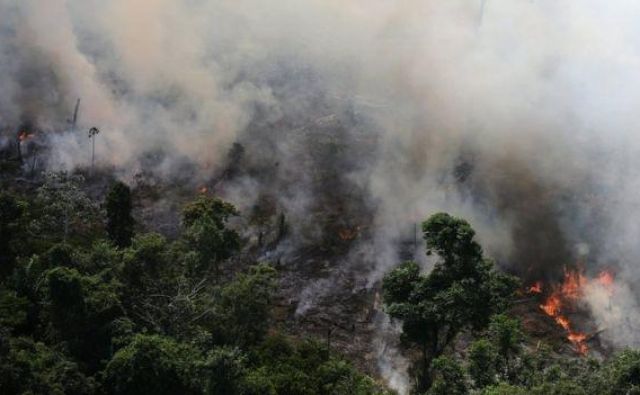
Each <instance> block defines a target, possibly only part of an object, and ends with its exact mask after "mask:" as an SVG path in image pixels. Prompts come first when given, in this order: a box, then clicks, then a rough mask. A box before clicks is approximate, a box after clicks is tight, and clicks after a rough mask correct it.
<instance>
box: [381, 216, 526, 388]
mask: <svg viewBox="0 0 640 395" xmlns="http://www.w3.org/2000/svg"><path fill="white" fill-rule="evenodd" d="M422 230H423V234H424V239H425V241H426V244H427V254H433V253H435V254H437V255H438V256H439V258H440V259H439V260H438V262H437V263H436V264H435V266H434V268H433V270H432V271H431V273H429V274H428V275H422V274H421V273H420V268H419V266H418V265H417V264H416V263H415V262H406V263H404V264H402V265H401V266H400V267H398V268H397V269H395V270H393V271H392V272H391V273H389V274H388V275H387V276H385V278H384V280H383V292H384V302H385V305H386V308H387V312H388V313H389V315H390V316H391V317H392V318H394V319H399V320H401V321H402V329H403V337H404V339H405V340H408V341H410V342H413V343H415V344H417V345H419V346H420V349H421V351H422V360H421V369H418V370H419V372H420V373H419V374H418V381H417V382H418V388H417V389H418V390H419V391H421V392H424V391H425V390H427V389H428V388H429V387H430V386H431V383H432V378H431V373H432V372H431V364H432V361H433V360H434V359H435V358H437V357H439V356H440V355H442V354H443V352H444V351H445V349H446V347H447V346H448V345H449V344H451V342H452V341H453V340H454V339H455V337H456V335H457V334H458V333H459V332H460V331H462V330H464V329H466V328H471V329H482V328H484V327H486V326H487V324H488V322H489V317H491V316H492V315H493V314H495V313H499V312H501V311H503V310H504V309H505V308H506V307H507V304H508V300H509V297H510V296H511V295H512V294H513V292H514V291H515V289H516V287H517V281H516V279H515V278H513V277H512V276H508V275H505V274H502V273H499V272H497V271H495V270H494V268H493V263H492V262H491V261H490V260H488V259H485V258H484V257H483V252H482V248H481V247H480V245H479V244H478V243H477V242H476V241H475V239H474V236H475V232H474V230H473V229H472V228H471V226H470V225H469V224H468V223H467V222H466V221H465V220H463V219H460V218H455V217H452V216H450V215H449V214H446V213H438V214H434V215H433V216H431V217H430V218H429V219H428V220H427V221H425V222H424V223H423V224H422Z"/></svg>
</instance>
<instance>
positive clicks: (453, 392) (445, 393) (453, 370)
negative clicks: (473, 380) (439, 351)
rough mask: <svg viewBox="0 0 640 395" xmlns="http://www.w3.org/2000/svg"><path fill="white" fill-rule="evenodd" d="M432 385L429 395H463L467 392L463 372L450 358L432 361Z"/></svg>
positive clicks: (442, 357)
mask: <svg viewBox="0 0 640 395" xmlns="http://www.w3.org/2000/svg"><path fill="white" fill-rule="evenodd" d="M433 372H434V378H433V385H432V386H431V388H430V389H429V391H427V394H429V395H464V394H466V393H467V392H468V391H467V385H466V383H465V376H464V370H463V369H462V367H461V366H460V365H459V364H458V363H457V362H456V361H455V360H454V359H452V358H449V357H446V356H440V357H438V358H436V359H434V360H433Z"/></svg>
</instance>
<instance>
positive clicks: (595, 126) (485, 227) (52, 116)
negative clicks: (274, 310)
mask: <svg viewBox="0 0 640 395" xmlns="http://www.w3.org/2000/svg"><path fill="white" fill-rule="evenodd" d="M485 3H486V4H484V9H481V7H482V4H483V2H481V1H472V0H448V1H431V0H430V1H424V0H421V1H418V0H408V1H402V2H390V1H384V0H373V1H372V0H351V1H342V0H306V1H296V0H282V1H277V2H262V1H257V0H233V1H232V0H222V1H216V2H207V1H203V0H190V1H182V2H176V1H172V0H138V1H135V2H131V1H126V0H112V1H108V2H104V1H99V0H67V1H64V0H48V1H35V0H23V1H19V2H18V1H13V0H0V15H2V18H1V19H2V21H0V73H1V75H2V77H0V92H2V95H0V130H1V131H2V135H1V136H0V145H6V144H8V142H9V141H11V139H15V135H16V133H17V132H18V129H19V128H20V127H22V126H23V125H30V126H29V127H32V128H35V129H38V130H40V131H42V133H41V135H42V136H46V137H42V138H46V139H47V140H48V144H49V145H50V146H51V147H52V148H51V151H50V153H49V155H48V157H47V158H46V160H47V166H48V167H49V168H51V169H54V168H64V169H72V168H75V167H86V166H88V164H89V163H90V155H89V152H90V151H89V145H88V144H89V140H88V139H87V138H86V133H85V131H86V130H88V129H89V127H91V126H94V125H99V128H100V130H101V132H102V133H101V134H100V136H99V141H97V142H96V150H97V154H96V155H97V158H96V161H97V164H99V165H101V166H112V167H113V168H114V169H115V171H116V172H117V173H118V174H119V175H120V176H121V177H122V178H124V179H131V178H132V177H133V176H134V174H135V173H136V172H137V171H139V170H140V168H141V167H144V160H145V158H147V159H148V157H149V155H150V154H155V153H158V152H161V153H162V155H160V156H159V158H160V159H158V160H157V161H156V162H155V165H154V168H153V172H154V173H156V175H157V176H159V177H167V178H172V177H175V178H176V179H180V178H184V175H185V174H183V173H184V172H185V166H184V164H185V163H188V164H189V166H187V167H186V168H187V171H186V172H187V174H188V177H189V179H190V180H191V182H194V183H197V182H198V181H200V180H207V179H209V178H210V177H211V176H212V174H214V173H215V172H216V171H220V169H221V168H222V167H223V166H225V165H226V164H227V162H228V161H229V158H228V156H227V152H228V151H229V149H230V148H231V146H232V144H233V143H234V142H239V143H241V144H242V145H243V146H244V147H245V149H246V152H245V153H244V158H245V159H243V160H244V161H246V163H247V166H248V167H249V168H253V169H262V171H261V172H260V173H257V172H253V173H251V172H248V173H247V174H239V175H236V176H235V177H234V180H233V182H232V184H231V185H229V186H228V187H227V188H226V189H225V194H226V196H225V197H227V198H228V199H230V200H232V201H233V202H234V203H235V204H237V205H238V206H239V207H240V208H241V209H242V208H246V207H251V206H252V204H253V203H254V202H255V200H256V199H258V198H259V197H260V196H261V195H263V194H264V193H265V192H268V191H279V193H278V194H277V196H278V200H279V201H278V202H277V203H278V205H279V206H281V207H286V211H287V218H288V220H289V221H290V223H291V226H292V231H291V234H293V235H296V237H299V238H300V239H302V238H303V236H300V235H308V236H309V237H321V236H318V233H319V232H320V233H321V230H317V229H315V228H314V226H313V224H309V223H307V222H305V220H306V219H307V218H308V215H309V213H312V212H313V211H314V207H317V205H318V204H325V203H326V204H332V202H333V201H332V196H334V195H333V194H345V195H346V194H353V195H356V196H357V198H354V199H351V201H356V202H358V205H357V207H356V208H353V207H351V208H346V209H345V210H349V212H351V213H354V212H356V213H358V215H359V216H361V217H367V214H363V213H362V212H361V211H359V210H362V211H364V212H365V213H368V214H371V215H370V216H368V218H370V219H368V220H367V221H369V222H370V223H368V224H367V225H368V228H367V229H368V230H367V231H368V232H369V235H370V237H368V238H367V239H365V240H363V241H362V245H360V246H359V247H358V249H357V252H354V253H353V255H354V256H356V255H357V256H359V257H360V258H359V259H364V260H365V261H367V262H370V264H369V265H368V267H367V270H366V271H364V272H363V273H362V277H363V278H364V281H363V283H365V284H366V285H370V284H373V283H375V282H376V281H378V280H379V279H380V278H381V277H382V274H383V273H384V272H385V271H387V270H388V269H389V268H390V267H391V266H392V265H395V264H396V263H397V262H398V260H399V259H398V256H397V250H398V248H397V244H398V242H400V241H401V240H400V239H401V238H402V236H403V235H405V234H407V232H410V231H411V229H413V226H414V224H415V223H416V222H417V221H420V220H422V219H423V218H425V216H426V215H428V214H429V213H432V212H435V211H448V212H451V213H453V214H454V215H459V216H462V217H465V218H467V219H469V221H470V222H471V223H472V224H473V226H474V228H475V229H476V230H477V231H478V237H479V240H480V241H481V243H482V245H484V246H486V249H487V253H488V255H491V256H493V257H495V258H496V260H497V261H498V264H499V265H500V266H502V267H503V268H507V269H508V270H510V271H513V272H515V273H518V274H520V275H521V276H522V277H523V278H524V279H525V280H532V281H533V280H537V279H545V280H546V279H550V280H553V279H557V278H559V277H561V276H562V273H563V267H564V266H565V265H571V264H574V263H576V262H578V261H580V262H582V263H583V264H584V265H585V266H586V268H587V270H593V271H597V270H598V268H600V267H614V268H615V270H616V272H617V278H618V279H619V280H618V281H617V285H616V286H617V287H619V289H620V291H619V292H616V293H614V294H613V296H610V297H606V298H605V297H601V296H600V295H590V297H589V301H590V303H591V305H592V308H593V313H594V314H595V318H596V319H597V320H599V322H600V323H601V324H602V326H606V327H607V328H609V330H608V331H607V332H605V333H604V334H603V336H606V337H608V338H609V340H610V341H612V342H614V343H615V344H617V345H620V346H624V345H638V344H639V343H640V338H638V334H637V332H635V331H633V330H632V329H631V328H633V326H634V324H635V323H637V322H640V309H639V308H638V305H637V302H636V301H637V300H638V296H637V292H638V291H637V290H636V289H634V286H633V284H635V283H637V282H638V280H639V279H640V269H639V267H638V262H639V261H640V247H639V246H640V244H639V243H638V242H637V235H638V234H639V232H640V229H639V228H638V227H639V225H638V223H639V221H638V220H637V218H638V216H639V215H640V210H639V209H638V207H640V205H639V201H640V172H638V170H637V169H639V168H640V167H639V165H640V163H638V162H639V161H640V155H638V153H639V152H640V140H639V138H638V136H639V134H638V130H637V128H638V126H637V125H638V122H637V120H636V112H637V108H638V105H639V104H640V77H639V76H638V73H637V70H638V68H639V67H640V47H639V41H638V37H640V28H638V27H637V23H636V22H637V18H638V16H639V15H640V4H637V2H632V1H628V0H615V1H603V0H585V1H582V2H579V3H578V2H575V1H571V0H534V1H525V0H487V1H486V2H485ZM77 98H81V99H82V102H81V103H82V104H81V109H80V117H79V120H78V130H79V131H78V132H73V131H71V126H70V123H69V118H70V117H71V116H72V114H73V108H74V105H75V103H76V100H77ZM309 136H312V137H313V138H308V137H309ZM323 138H324V139H325V140H323V141H324V143H323V144H324V145H322V147H324V148H327V147H331V143H332V141H333V140H332V139H334V140H336V141H338V142H340V147H343V146H345V147H346V149H341V148H337V149H336V150H335V151H331V150H330V149H329V150H327V151H322V152H319V148H318V145H317V141H318V139H323ZM317 169H323V170H324V171H325V173H324V174H330V175H331V179H327V180H326V184H325V183H324V182H325V181H318V180H317V179H316V178H315V171H316V170H317ZM323 186H324V187H323ZM314 188H315V189H314ZM327 191H329V192H327ZM348 225H349V226H350V227H353V228H355V226H357V225H359V224H348ZM303 241H304V240H297V242H303ZM362 256H365V258H362ZM423 263H425V264H427V263H428V262H423ZM350 264H351V263H349V262H347V263H345V265H347V266H348V265H350ZM348 267H350V266H348ZM366 285H365V286H366ZM323 287H324V286H323ZM312 288H313V287H312ZM322 292H330V291H327V290H323V291H322ZM605 299H606V300H605ZM609 299H611V300H609ZM610 305H611V306H614V307H613V309H611V308H610V307H609V306H610ZM622 312H624V314H622Z"/></svg>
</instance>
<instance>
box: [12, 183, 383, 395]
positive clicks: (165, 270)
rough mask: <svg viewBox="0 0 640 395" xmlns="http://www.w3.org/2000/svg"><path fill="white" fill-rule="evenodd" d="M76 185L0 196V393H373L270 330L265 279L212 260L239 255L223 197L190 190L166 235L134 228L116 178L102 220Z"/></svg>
mask: <svg viewBox="0 0 640 395" xmlns="http://www.w3.org/2000/svg"><path fill="white" fill-rule="evenodd" d="M82 182H83V181H82V179H81V178H80V177H75V176H71V175H68V174H65V173H55V174H49V175H48V176H47V178H46V181H45V183H44V185H43V186H41V187H40V188H39V189H38V194H37V195H36V196H33V197H32V198H31V200H30V201H28V202H27V201H26V200H25V201H23V200H21V198H17V197H14V196H12V195H7V194H0V232H1V234H2V236H3V238H4V239H3V240H2V242H3V243H5V242H6V243H5V244H3V245H8V246H9V249H6V250H3V251H1V253H2V254H3V255H2V257H0V258H1V259H3V261H2V264H3V265H4V266H2V270H3V272H2V276H0V393H2V394H5V393H6V394H13V393H20V394H23V393H24V394H72V395H73V394H95V393H99V394H225V395H227V394H229V395H233V394H238V395H252V394H255V395H258V394H260V395H263V394H274V395H275V394H345V393H353V394H362V395H368V394H382V393H383V392H384V391H383V390H382V389H381V388H380V387H379V386H378V385H377V384H376V383H375V382H373V380H371V379H369V378H368V377H366V376H364V375H362V374H361V373H359V372H358V371H356V370H355V369H354V368H353V366H352V365H350V364H349V363H348V362H346V361H344V360H343V359H341V358H339V357H337V356H329V355H328V353H327V350H326V349H325V348H324V347H323V346H322V345H321V344H319V343H315V342H301V343H298V342H293V341H291V340H290V339H288V338H286V337H285V336H283V335H275V336H269V335H268V334H269V333H270V331H273V326H272V320H271V308H272V305H273V300H274V292H275V289H276V280H277V278H276V276H277V273H276V271H275V270H274V269H273V268H272V267H270V266H269V265H267V264H266V263H262V264H258V265H254V266H250V267H248V268H241V267H234V266H232V265H224V264H225V263H226V262H228V261H230V260H231V259H233V258H234V256H235V255H236V254H237V253H238V251H239V249H240V236H239V235H238V233H237V232H236V231H234V230H233V229H231V228H230V227H229V223H228V220H229V219H230V217H231V216H234V215H237V211H236V209H235V208H234V207H233V206H232V205H230V204H228V203H225V202H222V201H221V200H218V199H214V198H207V197H200V198H198V199H197V200H196V201H195V202H193V203H191V204H189V205H187V207H186V208H185V210H184V221H183V223H184V232H183V234H182V235H181V237H178V238H177V239H175V240H168V239H167V238H166V237H164V236H162V235H160V234H156V233H141V234H134V227H133V220H132V219H131V207H132V206H131V197H130V191H129V190H128V188H127V187H126V186H125V185H124V184H118V183H116V184H115V185H114V186H113V187H112V188H111V190H110V192H109V195H108V196H107V198H106V205H105V206H106V213H105V214H106V218H100V217H99V216H97V215H96V214H97V213H98V211H97V210H96V204H95V202H93V201H91V200H90V199H89V198H88V197H87V196H86V195H85V194H84V193H83V191H82ZM105 219H106V222H107V228H106V232H104V231H105V228H104V227H103V226H102V223H103V222H104V220H105ZM25 224H28V226H25ZM86 230H91V232H88V233H86V232H85V231H86ZM100 232H102V233H100ZM23 235H29V236H30V237H27V238H26V239H27V241H25V242H24V243H20V242H17V241H18V240H20V239H21V237H22V236H23ZM34 239H37V240H38V242H33V241H31V240H34ZM14 247H15V248H14ZM223 265H224V266H223ZM221 267H224V269H225V271H224V272H222V271H220V270H218V269H220V268H221ZM212 269H216V270H212ZM274 339H277V340H274Z"/></svg>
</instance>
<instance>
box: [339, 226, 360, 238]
mask: <svg viewBox="0 0 640 395" xmlns="http://www.w3.org/2000/svg"><path fill="white" fill-rule="evenodd" d="M359 233H360V227H359V226H356V227H355V228H353V229H349V228H344V229H340V230H339V231H338V236H340V239H342V240H344V241H348V240H353V239H355V238H356V237H358V234H359Z"/></svg>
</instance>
